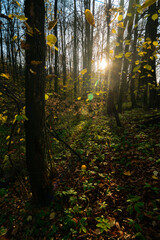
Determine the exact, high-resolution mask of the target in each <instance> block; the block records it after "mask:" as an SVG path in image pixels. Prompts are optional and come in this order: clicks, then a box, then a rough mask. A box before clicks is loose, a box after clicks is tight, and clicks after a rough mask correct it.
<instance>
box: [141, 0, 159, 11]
mask: <svg viewBox="0 0 160 240" xmlns="http://www.w3.org/2000/svg"><path fill="white" fill-rule="evenodd" d="M156 1H157V0H146V1H145V2H144V3H143V4H142V7H141V8H142V9H143V8H147V7H150V6H151V5H152V4H154V3H155V2H156Z"/></svg>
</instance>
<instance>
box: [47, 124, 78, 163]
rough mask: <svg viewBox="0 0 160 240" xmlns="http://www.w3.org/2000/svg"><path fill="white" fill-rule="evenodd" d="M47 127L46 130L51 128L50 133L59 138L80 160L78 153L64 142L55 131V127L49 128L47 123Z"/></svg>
mask: <svg viewBox="0 0 160 240" xmlns="http://www.w3.org/2000/svg"><path fill="white" fill-rule="evenodd" d="M47 127H48V130H51V131H49V132H50V134H51V135H52V136H53V137H55V138H56V139H57V140H59V141H60V142H62V143H63V144H64V145H65V146H66V147H67V148H68V149H69V150H70V151H71V152H73V153H74V154H75V155H76V156H77V157H78V159H79V160H80V161H82V158H81V157H80V155H79V154H78V153H77V152H76V151H75V150H74V149H73V148H72V147H71V146H70V145H69V144H68V143H66V142H65V141H64V140H63V139H62V138H61V137H60V136H59V135H58V133H57V132H56V131H55V129H53V128H52V129H50V127H49V125H48V124H47Z"/></svg>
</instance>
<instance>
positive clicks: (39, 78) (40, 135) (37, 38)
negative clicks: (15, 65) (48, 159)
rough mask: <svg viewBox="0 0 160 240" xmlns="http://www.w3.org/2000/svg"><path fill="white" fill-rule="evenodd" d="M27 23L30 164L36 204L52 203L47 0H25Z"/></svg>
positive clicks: (27, 127)
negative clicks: (47, 154)
mask: <svg viewBox="0 0 160 240" xmlns="http://www.w3.org/2000/svg"><path fill="white" fill-rule="evenodd" d="M25 16H26V17H27V22H26V27H27V29H26V81H25V84H26V116H27V118H28V120H27V121H26V161H27V168H28V172H29V178H30V184H31V190H32V194H33V198H34V200H35V202H36V203H39V204H43V205H44V204H47V203H48V202H49V195H50V187H49V183H48V181H47V176H46V163H45V110H44V107H45V99H44V90H45V49H46V46H45V35H44V21H45V7H44V0H25Z"/></svg>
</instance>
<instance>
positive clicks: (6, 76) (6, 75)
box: [0, 73, 9, 79]
mask: <svg viewBox="0 0 160 240" xmlns="http://www.w3.org/2000/svg"><path fill="white" fill-rule="evenodd" d="M0 76H1V77H4V78H7V79H9V74H5V73H1V74H0Z"/></svg>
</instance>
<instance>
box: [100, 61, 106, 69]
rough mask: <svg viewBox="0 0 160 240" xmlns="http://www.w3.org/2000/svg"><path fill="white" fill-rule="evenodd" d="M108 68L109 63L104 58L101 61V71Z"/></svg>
mask: <svg viewBox="0 0 160 240" xmlns="http://www.w3.org/2000/svg"><path fill="white" fill-rule="evenodd" d="M106 67H107V61H106V59H105V58H102V60H101V61H100V69H101V70H104V69H105V68H106Z"/></svg>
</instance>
